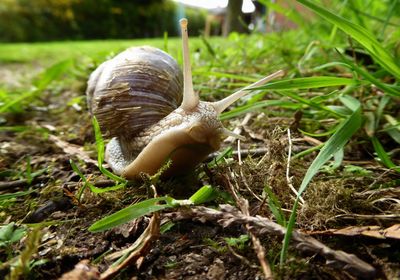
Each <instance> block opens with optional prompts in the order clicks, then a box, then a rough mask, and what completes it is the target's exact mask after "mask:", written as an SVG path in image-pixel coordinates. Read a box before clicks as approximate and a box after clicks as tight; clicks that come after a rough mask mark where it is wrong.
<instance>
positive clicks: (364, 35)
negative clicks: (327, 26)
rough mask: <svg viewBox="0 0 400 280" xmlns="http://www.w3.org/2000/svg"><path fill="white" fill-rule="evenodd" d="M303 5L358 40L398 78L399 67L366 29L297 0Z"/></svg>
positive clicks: (309, 2)
mask: <svg viewBox="0 0 400 280" xmlns="http://www.w3.org/2000/svg"><path fill="white" fill-rule="evenodd" d="M298 2H300V3H301V4H303V5H304V6H306V7H308V8H310V9H311V10H313V11H314V12H315V13H317V14H318V15H320V16H321V17H323V18H324V19H325V20H327V21H329V22H330V23H332V24H334V25H336V26H337V27H339V28H340V29H342V30H343V31H344V32H345V33H346V34H348V35H350V36H351V37H353V38H354V39H355V40H357V41H358V43H360V44H361V45H362V46H363V47H364V48H365V49H366V50H367V51H368V52H369V53H370V54H371V56H373V58H374V60H375V61H376V62H377V63H379V64H380V65H381V66H382V67H383V68H385V69H386V70H387V71H388V72H389V73H391V74H392V75H393V76H395V77H396V78H397V79H400V67H399V66H398V65H397V63H396V61H395V60H394V58H393V57H392V55H391V54H390V53H389V52H388V51H387V50H386V49H385V48H384V47H383V46H382V45H381V44H380V43H379V42H378V41H377V40H376V39H375V37H374V36H373V34H371V33H370V32H369V31H368V30H367V29H365V28H363V27H361V26H359V25H357V24H354V23H352V22H350V21H348V20H347V19H345V18H343V17H340V16H337V15H335V14H333V13H331V12H330V11H328V10H326V9H325V8H323V7H321V6H318V5H316V4H314V3H312V2H311V1H308V0H298Z"/></svg>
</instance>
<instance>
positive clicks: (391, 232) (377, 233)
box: [305, 224, 400, 239]
mask: <svg viewBox="0 0 400 280" xmlns="http://www.w3.org/2000/svg"><path fill="white" fill-rule="evenodd" d="M305 233H307V234H312V235H317V234H318V235H319V234H323V235H346V236H361V235H362V236H368V237H374V238H378V239H386V238H394V239H400V224H396V225H393V226H391V227H388V228H382V227H380V226H361V227H358V226H350V227H345V228H341V229H328V230H322V231H307V232H305Z"/></svg>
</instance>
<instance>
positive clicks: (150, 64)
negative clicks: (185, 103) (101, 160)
mask: <svg viewBox="0 0 400 280" xmlns="http://www.w3.org/2000/svg"><path fill="white" fill-rule="evenodd" d="M182 79H183V75H182V71H181V70H180V68H179V66H178V64H177V63H176V61H175V60H174V59H173V58H172V57H171V56H170V55H168V54H167V53H165V52H163V51H161V50H159V49H156V48H153V47H147V46H146V47H133V48H129V49H127V50H125V51H124V52H122V53H120V54H118V55H117V56H115V57H114V58H112V59H111V60H108V61H106V62H104V63H102V64H101V65H100V66H99V67H98V68H97V69H96V70H95V71H94V72H93V73H92V74H91V75H90V78H89V81H88V88H87V92H86V94H87V97H88V104H89V109H90V111H91V113H92V114H93V115H94V116H96V118H97V120H98V122H99V124H100V127H101V129H102V131H103V132H104V133H106V134H107V135H108V136H111V137H114V136H116V137H118V136H123V137H124V138H130V137H135V136H136V135H137V134H138V133H140V132H141V131H143V130H144V129H146V128H147V127H149V126H151V125H153V124H155V123H157V122H158V121H159V120H161V119H162V118H164V117H165V116H167V115H168V114H169V113H171V112H172V111H173V110H175V109H176V108H178V107H179V105H180V104H181V103H182V91H183V82H182ZM122 134H123V135H122Z"/></svg>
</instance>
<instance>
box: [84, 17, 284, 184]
mask: <svg viewBox="0 0 400 280" xmlns="http://www.w3.org/2000/svg"><path fill="white" fill-rule="evenodd" d="M180 23H181V29H182V42H183V44H182V45H183V76H182V71H181V70H180V69H179V67H178V65H177V63H176V61H175V60H174V59H173V58H172V57H171V56H169V55H168V54H166V53H165V52H163V51H161V50H159V49H155V48H152V47H140V48H129V49H127V50H126V51H124V52H122V53H120V54H119V55H117V56H115V57H114V58H113V59H111V60H109V61H106V62H104V63H103V64H101V65H100V66H99V67H98V68H97V69H96V70H95V71H94V72H93V73H92V74H91V76H90V78H89V81H88V88H87V97H88V104H89V108H90V111H91V113H92V115H94V116H96V118H97V120H98V122H99V124H100V127H101V129H102V131H103V133H105V134H106V135H107V136H109V137H112V139H111V140H110V142H109V143H108V144H107V147H106V154H105V159H106V161H107V162H108V163H109V165H110V166H111V168H112V169H113V171H114V172H115V173H116V174H119V175H122V176H123V177H125V178H127V179H134V178H137V177H138V176H139V174H140V173H141V172H145V173H148V174H150V175H153V174H155V173H156V172H157V171H158V170H159V169H160V168H161V167H162V166H163V164H164V163H165V162H166V161H167V160H168V159H171V160H172V165H171V166H170V167H169V168H168V170H166V171H165V173H164V174H163V175H164V176H167V177H168V176H173V175H176V174H182V173H186V172H187V171H188V170H190V169H193V168H194V167H195V166H196V165H197V164H198V163H200V162H201V161H203V160H204V159H205V158H206V157H207V155H208V154H210V153H211V152H214V151H217V150H218V149H219V147H220V144H221V142H222V139H223V137H226V136H234V137H236V138H243V137H242V136H240V135H236V134H234V133H233V132H230V131H229V130H227V129H225V128H224V127H223V125H222V123H221V122H220V120H219V114H220V113H222V112H223V111H224V110H225V109H226V108H227V107H228V106H229V105H230V104H232V103H233V102H235V101H236V100H238V99H239V98H241V97H242V96H244V95H245V94H246V91H247V90H248V89H250V88H251V87H256V86H259V85H262V84H264V83H266V82H267V81H269V80H271V79H273V78H275V77H278V76H281V75H282V74H283V72H282V71H278V72H276V73H274V74H272V75H270V76H267V77H265V78H263V79H261V80H259V81H257V82H255V83H253V84H251V85H250V86H248V87H245V88H243V89H241V90H239V91H237V92H235V93H233V94H232V95H230V96H228V97H226V98H224V99H223V100H220V101H217V102H205V101H200V100H199V96H198V93H196V92H194V90H193V84H192V75H191V68H190V59H189V47H188V35H187V21H186V19H182V20H181V21H180ZM182 81H183V86H182ZM182 87H183V88H182Z"/></svg>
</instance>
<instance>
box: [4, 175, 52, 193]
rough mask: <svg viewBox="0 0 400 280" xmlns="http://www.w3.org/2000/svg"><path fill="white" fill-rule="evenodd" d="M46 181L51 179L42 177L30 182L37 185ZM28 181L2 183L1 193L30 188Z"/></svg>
mask: <svg viewBox="0 0 400 280" xmlns="http://www.w3.org/2000/svg"><path fill="white" fill-rule="evenodd" d="M44 179H49V178H48V177H45V176H40V177H34V178H33V179H32V181H31V182H30V184H31V185H33V184H36V183H38V182H41V181H43V180H44ZM28 185H29V183H28V180H27V179H21V180H16V181H9V182H0V191H3V190H8V189H17V188H21V187H25V186H28Z"/></svg>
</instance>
